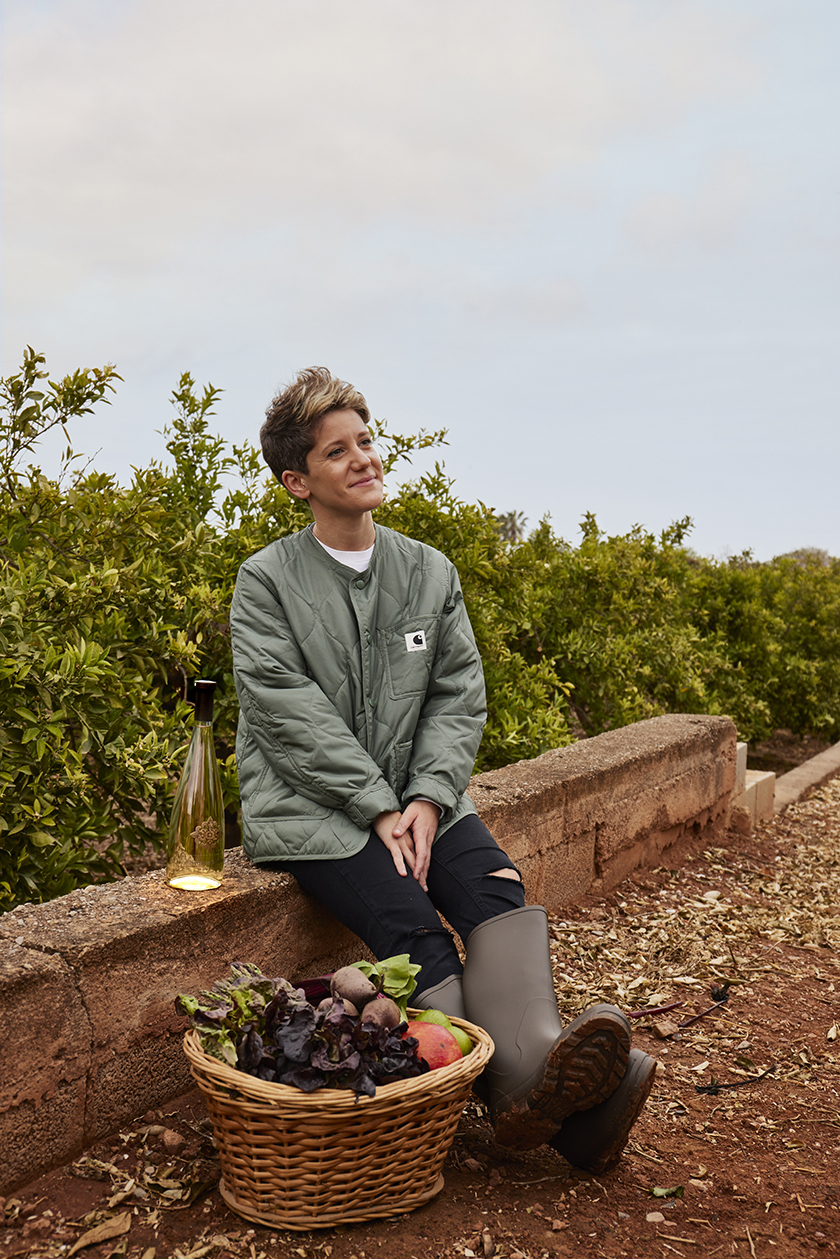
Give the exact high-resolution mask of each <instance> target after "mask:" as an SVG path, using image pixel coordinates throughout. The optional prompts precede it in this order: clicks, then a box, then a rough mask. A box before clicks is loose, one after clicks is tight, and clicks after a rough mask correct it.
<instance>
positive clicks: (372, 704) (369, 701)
mask: <svg viewBox="0 0 840 1259" xmlns="http://www.w3.org/2000/svg"><path fill="white" fill-rule="evenodd" d="M368 703H369V704H370V706H371V708H375V707H376V700H375V699H369V700H368Z"/></svg>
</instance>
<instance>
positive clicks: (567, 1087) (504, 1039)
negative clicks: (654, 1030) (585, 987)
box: [463, 905, 630, 1150]
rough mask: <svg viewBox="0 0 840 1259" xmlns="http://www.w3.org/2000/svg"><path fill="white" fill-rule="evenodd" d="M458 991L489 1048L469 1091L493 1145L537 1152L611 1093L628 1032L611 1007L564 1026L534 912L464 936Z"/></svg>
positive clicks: (541, 925)
mask: <svg viewBox="0 0 840 1259" xmlns="http://www.w3.org/2000/svg"><path fill="white" fill-rule="evenodd" d="M463 988H464V1006H465V1008H466V1011H467V1018H468V1019H469V1020H470V1022H472V1023H477V1024H478V1026H479V1027H483V1028H484V1029H485V1030H486V1031H487V1032H489V1034H490V1035H491V1036H492V1038H493V1041H494V1043H495V1046H496V1050H495V1053H494V1054H493V1057H492V1058H491V1059H490V1063H489V1065H488V1066H487V1068H486V1070H485V1071H484V1073H483V1075H482V1077H481V1079H480V1081H479V1083H478V1085H477V1086H476V1092H477V1093H478V1094H479V1096H480V1097H482V1098H483V1100H485V1101H486V1102H487V1105H488V1107H489V1110H490V1116H491V1119H492V1121H493V1125H494V1128H495V1133H496V1140H497V1141H498V1142H499V1143H500V1144H501V1145H506V1146H513V1147H515V1148H516V1149H520V1150H526V1149H533V1148H535V1147H536V1146H538V1145H542V1144H544V1143H545V1142H547V1141H549V1140H550V1139H551V1138H552V1137H553V1136H555V1135H556V1134H557V1132H558V1129H559V1128H560V1125H561V1123H562V1122H563V1120H564V1119H566V1118H567V1116H568V1115H570V1114H572V1112H573V1111H577V1110H585V1109H587V1108H588V1107H590V1106H596V1105H598V1104H599V1103H600V1102H603V1101H604V1100H605V1099H606V1098H608V1097H609V1096H610V1094H611V1093H612V1092H613V1091H614V1090H615V1089H617V1088H618V1086H619V1084H620V1083H621V1079H622V1077H623V1075H624V1072H625V1070H626V1068H627V1061H628V1058H629V1055H630V1024H629V1023H628V1021H627V1019H626V1018H625V1017H624V1015H623V1014H622V1013H621V1011H620V1010H618V1009H616V1007H615V1006H611V1005H596V1006H592V1007H591V1008H590V1009H589V1010H585V1011H584V1013H583V1014H579V1015H578V1017H577V1018H576V1019H574V1020H573V1021H572V1022H571V1023H570V1024H569V1025H568V1027H566V1028H564V1027H563V1023H562V1021H561V1019H560V1014H559V1011H558V1009H557V1000H556V998H555V995H554V979H553V976H552V972H551V954H550V952H549V939H548V915H547V914H546V912H545V910H544V909H543V908H542V906H540V905H527V906H525V907H524V908H523V909H513V910H511V911H510V912H509V913H506V914H500V915H499V916H498V917H497V918H490V919H488V921H487V922H483V923H481V925H480V926H478V927H476V928H475V930H474V931H472V932H471V933H470V937H469V939H468V940H467V960H466V965H465V966H464V977H463Z"/></svg>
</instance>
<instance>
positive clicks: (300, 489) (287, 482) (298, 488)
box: [280, 469, 312, 499]
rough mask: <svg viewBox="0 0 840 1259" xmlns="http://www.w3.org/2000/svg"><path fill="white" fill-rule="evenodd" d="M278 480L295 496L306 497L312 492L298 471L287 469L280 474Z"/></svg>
mask: <svg viewBox="0 0 840 1259" xmlns="http://www.w3.org/2000/svg"><path fill="white" fill-rule="evenodd" d="M280 480H281V481H282V483H283V485H284V486H285V488H286V489H287V490H288V491H289V493H290V494H293V495H294V497H295V498H303V499H307V498H309V495H310V494H311V493H312V491H311V490H310V489H309V487H308V486H307V484H306V482H305V481H304V479H303V477H302V476H301V474H300V473H299V472H292V471H289V470H288V469H287V470H286V471H285V472H284V473H283V475H282V476H281V478H280Z"/></svg>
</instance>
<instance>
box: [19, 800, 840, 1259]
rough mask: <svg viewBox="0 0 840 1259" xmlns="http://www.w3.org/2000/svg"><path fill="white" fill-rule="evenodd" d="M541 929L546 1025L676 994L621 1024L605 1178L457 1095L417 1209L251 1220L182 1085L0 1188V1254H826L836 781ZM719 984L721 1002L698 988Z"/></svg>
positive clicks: (836, 1241)
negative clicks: (622, 1135) (227, 1184)
mask: <svg viewBox="0 0 840 1259" xmlns="http://www.w3.org/2000/svg"><path fill="white" fill-rule="evenodd" d="M551 922H552V936H553V940H554V945H553V949H554V957H555V978H556V982H557V992H558V999H559V1001H560V1005H561V1009H562V1011H563V1013H564V1015H565V1016H566V1017H569V1018H570V1017H572V1016H573V1015H574V1014H575V1013H577V1011H578V1010H580V1009H582V1008H583V1007H584V1006H585V1005H587V1004H589V1003H590V1002H591V1001H592V1000H593V999H596V998H599V999H607V1000H614V1001H615V1002H616V1003H617V1004H619V1005H620V1006H621V1007H622V1008H623V1009H625V1010H627V1011H629V1012H631V1013H632V1014H634V1015H635V1014H636V1013H637V1012H639V1011H642V1010H646V1009H649V1008H651V1007H659V1006H662V1005H670V1004H671V1003H673V1002H679V1003H680V1004H679V1005H678V1006H677V1007H676V1008H674V1009H673V1010H670V1011H666V1012H665V1013H664V1014H662V1015H646V1016H645V1015H643V1016H642V1017H634V1019H633V1024H634V1032H635V1043H636V1044H637V1045H639V1046H640V1047H641V1048H643V1049H645V1050H647V1051H648V1052H649V1053H651V1054H653V1055H654V1056H655V1057H656V1058H657V1059H658V1060H659V1063H660V1069H659V1074H658V1078H657V1082H656V1085H655V1087H654V1092H653V1094H652V1095H651V1099H650V1101H649V1103H648V1106H647V1107H646V1109H645V1111H644V1112H643V1114H642V1117H641V1119H640V1121H639V1123H638V1124H637V1125H636V1127H635V1129H634V1130H633V1133H632V1136H631V1141H630V1144H629V1146H628V1148H627V1150H626V1152H625V1154H624V1156H623V1157H622V1159H621V1161H620V1162H619V1164H618V1166H617V1167H616V1168H615V1169H614V1170H612V1171H610V1172H608V1173H606V1174H604V1175H603V1176H601V1177H598V1178H595V1177H592V1176H590V1175H588V1174H586V1173H583V1172H579V1171H576V1170H574V1169H573V1168H571V1167H570V1166H569V1165H568V1164H567V1163H566V1162H565V1161H564V1160H563V1159H561V1158H560V1157H558V1156H556V1155H555V1154H553V1153H552V1152H551V1151H550V1150H549V1149H547V1148H546V1147H543V1148H542V1150H538V1151H535V1152H532V1153H529V1154H515V1153H510V1152H508V1151H505V1150H503V1149H501V1148H499V1147H497V1146H495V1145H494V1143H493V1140H492V1136H491V1130H490V1127H489V1125H488V1123H487V1121H486V1119H485V1118H484V1117H483V1116H482V1114H481V1112H480V1109H479V1105H478V1103H475V1104H473V1103H470V1106H469V1107H468V1109H467V1112H466V1113H465V1115H464V1117H463V1119H462V1121H461V1125H460V1127H459V1130H458V1134H457V1137H456V1140H455V1143H454V1145H453V1147H452V1150H451V1151H450V1154H449V1156H448V1158H447V1162H446V1165H445V1168H444V1172H445V1178H446V1184H445V1187H444V1189H443V1191H442V1192H441V1193H440V1195H439V1196H438V1197H437V1198H435V1199H434V1200H433V1201H432V1202H430V1203H429V1204H427V1205H426V1206H425V1207H422V1208H420V1209H419V1210H417V1211H415V1212H413V1213H412V1214H410V1215H405V1216H394V1217H392V1218H389V1219H385V1220H382V1221H378V1222H373V1223H369V1224H361V1225H352V1226H348V1227H343V1228H334V1229H327V1230H323V1231H313V1232H310V1233H305V1232H289V1231H282V1230H278V1229H272V1228H263V1227H261V1226H258V1225H252V1224H249V1223H247V1222H246V1221H244V1220H243V1219H240V1218H239V1217H238V1216H236V1215H235V1214H233V1213H232V1212H231V1211H229V1210H228V1209H227V1208H226V1207H225V1205H224V1203H223V1202H222V1199H221V1197H220V1195H219V1192H218V1189H217V1188H216V1181H217V1179H218V1175H219V1168H218V1162H217V1160H216V1158H215V1154H214V1149H213V1146H212V1141H211V1132H210V1128H209V1124H208V1122H207V1120H206V1118H205V1113H204V1109H203V1105H202V1101H201V1098H200V1095H199V1094H198V1093H197V1092H196V1093H193V1094H190V1095H188V1096H187V1097H186V1098H183V1099H181V1100H180V1101H179V1102H178V1103H175V1104H173V1105H172V1106H171V1107H169V1108H167V1109H165V1110H164V1111H156V1112H154V1113H151V1112H150V1113H148V1114H146V1115H144V1116H140V1117H138V1119H137V1121H136V1122H135V1123H134V1124H132V1125H130V1126H129V1127H127V1128H126V1129H125V1130H124V1131H123V1132H121V1133H120V1134H118V1135H117V1136H116V1137H114V1138H113V1139H112V1140H110V1141H107V1142H104V1143H102V1144H101V1145H100V1146H98V1147H97V1148H96V1149H93V1150H89V1151H87V1153H86V1154H85V1155H84V1156H83V1157H82V1158H80V1159H79V1160H77V1162H76V1164H75V1174H74V1169H73V1168H70V1167H65V1168H62V1169H60V1170H57V1171H55V1172H52V1173H51V1174H50V1175H48V1176H45V1177H43V1178H42V1179H40V1180H38V1181H35V1182H33V1183H32V1184H31V1185H29V1186H27V1188H26V1189H25V1190H23V1191H21V1192H19V1193H18V1194H17V1195H16V1196H15V1197H12V1198H9V1199H7V1200H6V1201H5V1203H4V1204H3V1207H4V1210H5V1216H4V1221H3V1223H0V1256H2V1259H7V1257H9V1259H10V1257H11V1256H14V1255H27V1256H32V1257H33V1259H36V1257H38V1259H41V1257H42V1259H58V1256H64V1257H67V1259H69V1256H71V1255H72V1254H74V1253H81V1254H82V1255H83V1256H86V1257H89V1259H116V1257H118V1256H119V1257H123V1256H124V1257H125V1259H170V1257H171V1259H202V1257H203V1256H205V1255H206V1256H209V1259H226V1257H227V1256H230V1257H231V1259H240V1257H241V1259H274V1257H277V1259H292V1257H293V1256H300V1257H301V1259H308V1257H309V1256H312V1257H313V1259H314V1257H315V1256H331V1257H332V1259H374V1257H375V1256H377V1255H379V1254H389V1255H391V1254H397V1255H399V1256H406V1257H407V1259H411V1257H412V1256H414V1257H416V1259H424V1257H425V1256H435V1257H436V1259H455V1257H456V1256H466V1257H467V1259H471V1257H472V1256H476V1257H477V1259H490V1257H491V1256H493V1255H495V1256H497V1257H498V1259H548V1257H553V1256H555V1255H556V1256H571V1255H581V1254H582V1255H598V1256H605V1257H606V1259H614V1257H615V1259H617V1257H618V1256H634V1257H636V1259H650V1257H652V1256H656V1257H657V1259H659V1257H660V1256H661V1257H662V1259H670V1256H672V1255H684V1256H693V1255H696V1254H698V1253H702V1252H705V1253H706V1254H707V1255H715V1254H717V1255H721V1256H727V1255H743V1256H753V1257H761V1256H766V1255H771V1254H774V1255H777V1256H785V1255H791V1254H799V1253H800V1252H801V1251H803V1250H810V1249H811V1248H815V1249H821V1250H825V1251H827V1252H829V1253H831V1252H835V1251H838V1250H840V1187H838V1179H840V1175H838V1171H839V1169H840V1049H839V1048H838V1046H839V1045H840V779H835V780H834V781H833V782H832V783H830V784H828V786H827V787H825V788H823V789H821V790H820V791H819V792H817V793H816V794H815V795H814V796H813V797H812V798H811V799H810V800H808V801H806V802H804V803H802V804H800V805H797V806H794V807H792V808H791V809H789V810H788V811H787V812H786V813H785V814H784V815H782V817H781V818H778V819H776V820H775V821H773V822H772V823H770V824H768V825H765V826H762V827H760V828H758V830H757V832H756V833H755V834H754V835H753V836H752V837H750V838H745V837H743V836H735V835H730V836H729V837H728V844H727V846H726V847H724V848H720V849H713V850H710V851H707V852H705V853H702V854H700V855H698V856H697V857H696V858H694V859H693V860H691V861H689V862H688V863H687V864H685V865H683V866H682V867H681V868H680V869H676V870H672V869H668V868H661V869H658V870H655V871H642V872H639V873H638V874H637V875H636V876H635V877H633V878H631V879H628V880H627V881H626V882H625V883H623V884H622V885H621V886H620V887H619V888H617V889H616V890H615V891H614V892H613V893H612V894H610V895H609V896H607V897H603V898H600V899H597V900H596V899H592V900H591V901H589V902H587V903H585V904H583V905H580V906H575V907H574V908H569V910H568V911H567V912H566V913H565V915H564V916H562V917H561V916H556V915H555V916H554V917H553V918H552V920H551ZM727 982H728V984H729V987H728V998H727V1000H726V1001H725V1002H720V1001H715V1000H713V998H712V995H711V994H712V989H713V988H717V990H718V995H720V989H721V988H723V987H724V986H725V985H726V984H727ZM706 1011H710V1012H708V1013H704V1012H706ZM699 1014H703V1017H702V1018H699V1019H697V1021H695V1022H693V1023H692V1025H691V1026H690V1027H687V1026H683V1027H680V1024H685V1023H686V1021H687V1020H689V1019H692V1018H694V1017H695V1016H696V1015H699ZM764 1072H769V1073H768V1074H766V1075H763V1076H762V1073H764ZM759 1076H762V1078H760V1079H759V1078H758V1077H759ZM716 1090H717V1091H716ZM97 1228H99V1229H102V1230H104V1234H108V1235H107V1236H106V1235H104V1234H103V1232H100V1233H99V1234H97V1233H94V1232H93V1231H92V1230H94V1229H97ZM97 1238H98V1240H97Z"/></svg>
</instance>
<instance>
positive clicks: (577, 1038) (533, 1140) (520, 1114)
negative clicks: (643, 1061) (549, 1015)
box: [493, 1005, 630, 1150]
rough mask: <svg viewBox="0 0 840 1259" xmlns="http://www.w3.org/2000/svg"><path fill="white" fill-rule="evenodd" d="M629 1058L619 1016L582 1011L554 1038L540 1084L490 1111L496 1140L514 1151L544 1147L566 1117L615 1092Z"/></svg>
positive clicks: (608, 1010)
mask: <svg viewBox="0 0 840 1259" xmlns="http://www.w3.org/2000/svg"><path fill="white" fill-rule="evenodd" d="M629 1057H630V1025H629V1023H628V1022H627V1020H626V1019H625V1017H624V1015H623V1014H621V1013H620V1011H618V1010H616V1008H615V1007H614V1006H607V1005H600V1006H593V1007H592V1009H590V1010H585V1011H584V1013H583V1014H579V1015H578V1017H577V1018H576V1019H574V1020H573V1021H572V1022H571V1023H570V1024H569V1025H568V1027H566V1028H565V1029H564V1030H563V1034H562V1035H561V1036H560V1037H558V1039H557V1041H556V1042H555V1044H554V1046H553V1048H552V1049H551V1051H550V1053H549V1054H548V1057H547V1059H546V1064H545V1069H544V1071H543V1075H542V1079H541V1080H540V1081H539V1082H538V1083H537V1084H535V1085H534V1086H533V1087H532V1088H531V1089H530V1090H529V1091H528V1092H527V1093H526V1094H525V1095H524V1096H523V1097H520V1098H517V1099H515V1100H514V1099H510V1100H509V1101H508V1102H503V1103H502V1104H501V1105H500V1106H499V1107H498V1108H497V1109H496V1110H495V1113H494V1116H493V1121H494V1127H495V1135H496V1140H497V1141H498V1142H499V1144H500V1145H504V1146H507V1147H508V1148H513V1149H519V1150H531V1149H535V1148H536V1147H537V1146H539V1145H544V1144H545V1143H546V1142H549V1141H550V1140H551V1138H552V1137H553V1136H555V1135H556V1133H557V1130H558V1128H559V1127H560V1124H561V1123H562V1122H563V1120H564V1119H565V1118H566V1117H567V1116H568V1115H571V1114H572V1113H573V1112H575V1111H579V1110H588V1109H589V1108H590V1107H591V1106H597V1105H598V1104H599V1102H603V1101H606V1099H607V1098H608V1097H610V1095H611V1094H612V1093H614V1092H615V1090H616V1089H617V1088H618V1086H619V1084H620V1083H621V1081H622V1079H623V1078H624V1073H625V1071H626V1070H627V1063H628V1060H629Z"/></svg>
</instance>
